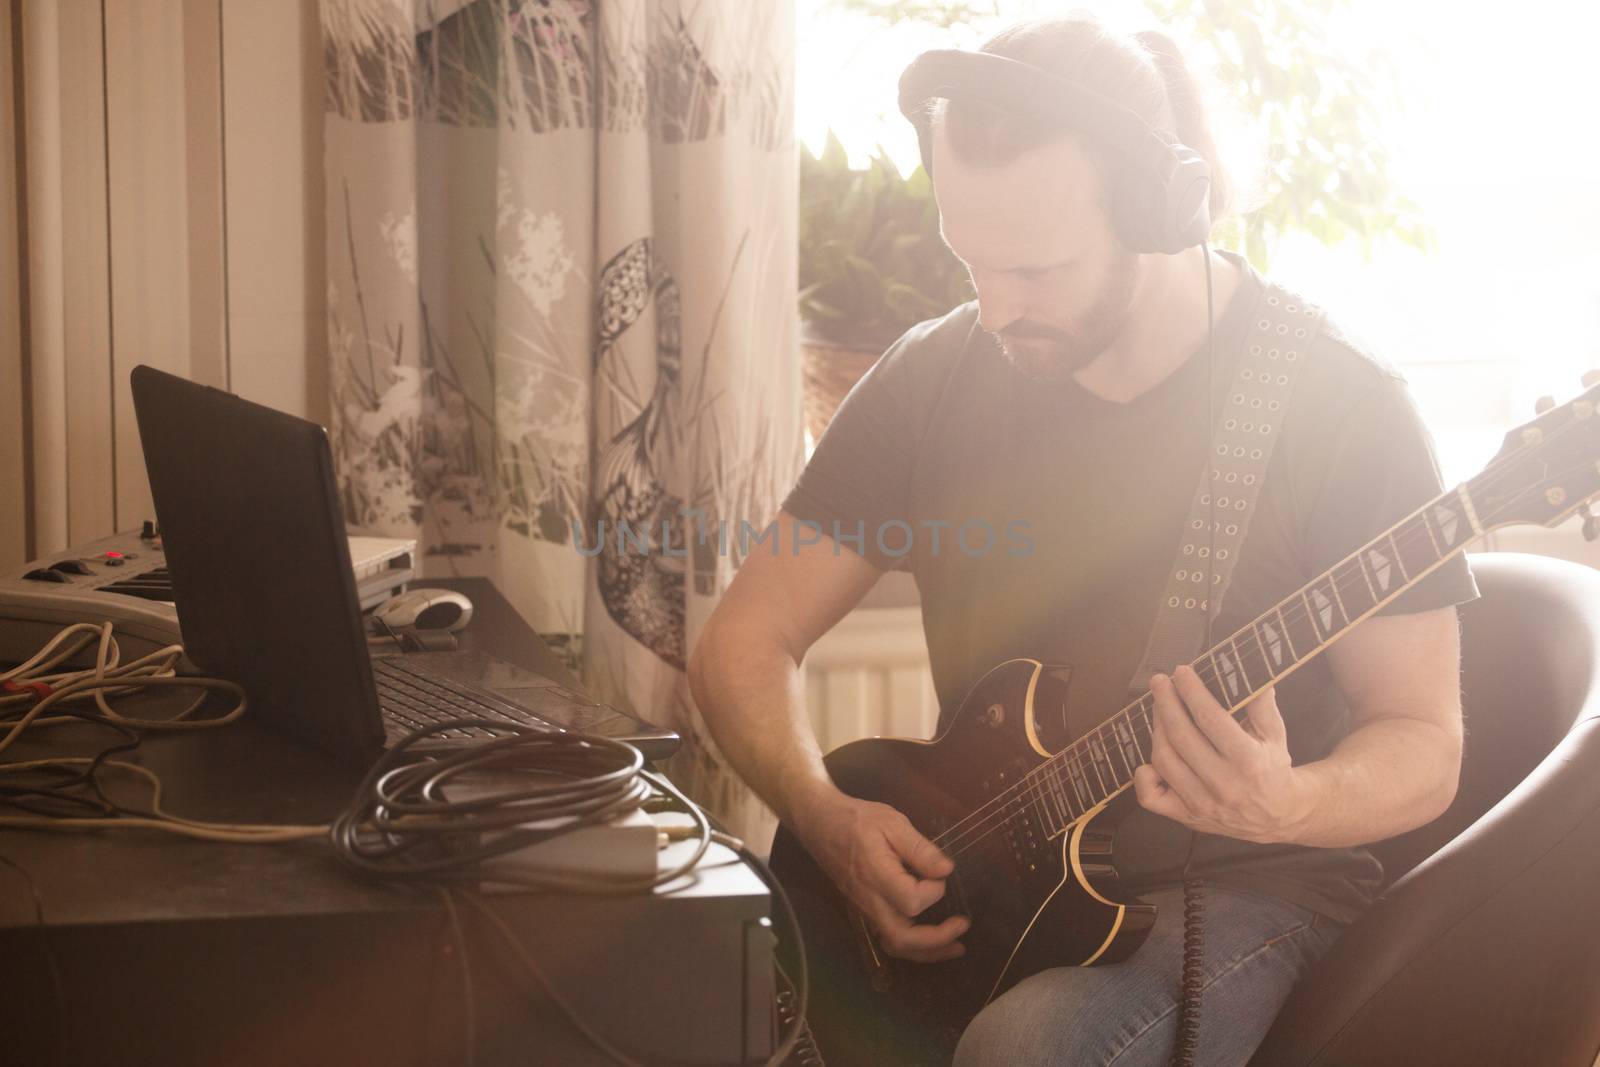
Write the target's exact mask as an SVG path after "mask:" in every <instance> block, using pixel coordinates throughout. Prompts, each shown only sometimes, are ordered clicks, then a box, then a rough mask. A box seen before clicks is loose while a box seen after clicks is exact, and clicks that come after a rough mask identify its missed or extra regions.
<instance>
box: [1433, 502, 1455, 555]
mask: <svg viewBox="0 0 1600 1067" xmlns="http://www.w3.org/2000/svg"><path fill="white" fill-rule="evenodd" d="M1456 520H1457V515H1456V513H1455V511H1454V509H1452V508H1448V507H1445V506H1444V505H1443V504H1438V505H1435V507H1434V509H1433V521H1434V524H1435V525H1437V526H1438V527H1439V532H1440V533H1441V534H1443V535H1444V543H1445V547H1449V546H1450V545H1453V544H1455V543H1456Z"/></svg>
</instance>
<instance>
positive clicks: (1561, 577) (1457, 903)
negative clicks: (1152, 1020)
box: [1251, 553, 1600, 1067]
mask: <svg viewBox="0 0 1600 1067" xmlns="http://www.w3.org/2000/svg"><path fill="white" fill-rule="evenodd" d="M1471 562H1472V568H1473V571H1474V573H1475V574H1476V575H1477V579H1478V585H1479V588H1480V589H1481V590H1482V592H1483V598H1482V599H1481V600H1479V601H1477V602H1475V603H1473V604H1470V605H1468V606H1466V607H1464V608H1462V610H1461V620H1462V641H1463V647H1462V664H1463V675H1464V676H1463V681H1462V690H1463V694H1464V705H1465V711H1466V727H1467V732H1466V755H1465V758H1464V761H1463V766H1462V775H1461V786H1460V790H1459V792H1458V793H1457V795H1456V799H1455V802H1454V803H1453V804H1452V805H1451V806H1450V809H1449V811H1447V812H1446V813H1445V814H1444V815H1443V816H1441V817H1440V818H1439V819H1438V820H1436V821H1435V822H1433V823H1430V824H1429V825H1427V826H1424V827H1422V828H1421V829H1418V830H1414V831H1412V832H1411V833H1408V834H1404V835H1402V836H1400V837H1397V838H1393V839H1391V840H1389V841H1385V842H1382V843H1380V844H1378V845H1376V846H1374V849H1373V850H1374V851H1375V852H1376V853H1377V854H1378V856H1379V858H1380V859H1381V860H1382V861H1383V863H1384V866H1385V868H1386V870H1387V872H1388V876H1389V878H1390V883H1389V885H1388V887H1387V888H1386V890H1385V891H1384V893H1383V896H1382V898H1381V899H1380V900H1379V901H1378V902H1377V903H1376V904H1375V905H1374V906H1373V908H1372V910H1371V911H1370V912H1368V913H1367V914H1366V915H1364V916H1363V917H1362V918H1361V919H1360V920H1359V921H1358V922H1356V923H1355V924H1354V925H1353V926H1351V928H1350V929H1349V930H1347V931H1346V932H1345V933H1344V935H1343V937H1341V939H1340V940H1339V942H1338V943H1337V944H1335V946H1334V947H1333V949H1332V950H1331V951H1330V952H1329V954H1328V956H1327V957H1326V958H1325V959H1324V960H1322V961H1321V962H1320V963H1319V964H1318V965H1317V967H1316V968H1315V969H1314V970H1313V971H1312V972H1311V973H1310V974H1309V975H1307V976H1306V978H1305V979H1304V980H1303V981H1302V982H1301V983H1300V985H1299V986H1298V987H1296V989H1295V990H1294V992H1293V993H1292V994H1291V996H1290V998H1289V1001H1288V1003H1287V1004H1285V1006H1284V1009H1283V1011H1282V1012H1281V1013H1280V1015H1279V1016H1278V1020H1277V1022H1276V1023H1275V1024H1274V1026H1273V1028H1272V1030H1271V1031H1270V1032H1269V1033H1268V1034H1267V1038H1266V1040H1265V1042H1263V1044H1262V1045H1261V1048H1260V1049H1259V1050H1257V1052H1256V1055H1255V1057H1254V1058H1253V1059H1252V1060H1251V1063H1252V1065H1255V1067H1279V1065H1309V1064H1316V1065H1319V1067H1322V1065H1326V1067H1331V1065H1335V1064H1338V1065H1362V1067H1367V1065H1374V1067H1382V1065H1386V1064H1395V1065H1404V1067H1419V1065H1431V1064H1449V1065H1451V1067H1471V1065H1476V1064H1484V1065H1491V1064H1492V1065H1494V1067H1503V1065H1508V1064H1540V1065H1551V1067H1569V1065H1570V1067H1591V1065H1594V1064H1595V1063H1596V1053H1597V1052H1600V571H1596V570H1594V569H1591V568H1589V567H1583V566H1580V565H1578V564H1575V563H1568V562H1564V561H1561V560H1555V559H1547V558H1544V557H1540V556H1525V555H1516V554H1511V553H1495V554H1481V555H1475V556H1473V557H1472V561H1471Z"/></svg>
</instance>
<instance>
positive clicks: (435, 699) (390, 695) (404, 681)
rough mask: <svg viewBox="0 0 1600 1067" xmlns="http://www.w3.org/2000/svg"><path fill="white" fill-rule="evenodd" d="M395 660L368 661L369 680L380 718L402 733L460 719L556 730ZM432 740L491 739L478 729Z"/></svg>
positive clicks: (529, 714) (443, 734)
mask: <svg viewBox="0 0 1600 1067" xmlns="http://www.w3.org/2000/svg"><path fill="white" fill-rule="evenodd" d="M397 658H398V657H393V656H379V657H376V658H374V659H373V661H372V680H373V682H374V683H376V685H377V687H378V705H379V707H380V708H381V709H382V711H383V716H384V718H386V719H388V720H390V721H391V722H392V723H394V724H396V725H398V726H399V727H400V729H401V732H402V733H409V732H411V731H412V730H421V729H423V728H425V727H429V726H437V725H439V724H441V723H448V722H457V721H459V720H461V719H489V720H499V721H501V722H506V723H510V724H512V725H514V726H533V727H538V728H541V729H545V730H560V727H559V726H557V725H556V724H555V723H552V722H550V721H549V720H548V719H542V718H540V717H539V716H537V715H535V714H533V713H532V712H529V711H520V710H518V709H515V708H510V707H506V706H503V705H500V704H495V703H490V702H488V701H486V700H484V699H483V697H482V696H480V695H479V694H478V693H476V692H474V691H473V690H471V689H469V688H467V687H466V686H464V685H460V684H459V683H456V682H453V681H451V680H450V679H449V678H443V677H440V676H439V675H435V674H426V675H424V674H419V673H417V672H415V671H411V670H407V669H406V668H405V667H404V666H403V664H401V663H398V662H396V660H397ZM434 736H436V737H443V738H453V739H466V738H475V737H494V736H495V734H494V733H493V732H491V731H489V730H485V729H483V728H482V727H479V726H462V727H459V728H457V729H454V730H442V731H440V732H439V733H437V734H435V735H434Z"/></svg>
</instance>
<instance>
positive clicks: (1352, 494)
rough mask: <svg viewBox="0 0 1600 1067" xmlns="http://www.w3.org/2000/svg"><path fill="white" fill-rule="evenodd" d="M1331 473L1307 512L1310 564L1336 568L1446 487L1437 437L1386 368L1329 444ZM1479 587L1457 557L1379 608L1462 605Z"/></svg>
mask: <svg viewBox="0 0 1600 1067" xmlns="http://www.w3.org/2000/svg"><path fill="white" fill-rule="evenodd" d="M1330 445H1331V451H1330V454H1329V460H1328V466H1327V468H1326V471H1327V473H1326V476H1325V478H1324V479H1323V481H1322V486H1321V489H1320V491H1318V492H1317V493H1316V494H1315V495H1314V496H1313V498H1312V500H1311V503H1310V507H1309V509H1308V527H1307V531H1306V543H1307V544H1308V546H1309V549H1310V551H1309V555H1310V558H1309V559H1308V560H1307V561H1306V562H1307V563H1308V565H1309V569H1310V571H1311V573H1313V574H1320V573H1321V572H1323V571H1325V570H1327V569H1328V568H1330V567H1332V566H1333V565H1334V564H1335V563H1337V562H1339V561H1340V560H1342V559H1344V558H1345V557H1346V556H1348V555H1349V554H1350V553H1351V552H1353V551H1355V550H1356V549H1357V548H1360V547H1361V546H1362V545H1364V544H1366V543H1367V542H1368V541H1371V540H1372V539H1374V538H1376V537H1378V536H1380V535H1381V534H1383V532H1384V531H1385V530H1387V529H1389V527H1390V526H1392V525H1394V524H1395V523H1397V522H1399V521H1400V520H1401V519H1403V518H1405V517H1406V516H1407V515H1410V514H1411V513H1412V512H1413V511H1415V510H1416V509H1417V508H1419V507H1421V506H1422V505H1423V504H1425V503H1426V502H1428V501H1429V500H1432V499H1433V498H1434V497H1436V496H1438V495H1439V494H1440V493H1442V492H1443V491H1444V488H1445V487H1444V484H1443V481H1442V479H1441V478H1440V474H1439V463H1438V460H1437V458H1436V456H1435V454H1434V449H1433V439H1432V438H1431V437H1430V435H1429V434H1428V430H1427V427H1425V426H1424V425H1423V422H1422V417H1421V415H1420V414H1419V413H1418V412H1417V408H1416V405H1415V403H1414V402H1413V401H1412V399H1411V394H1410V392H1409V391H1408V390H1407V389H1406V386H1405V382H1404V381H1403V380H1402V379H1400V378H1398V377H1396V376H1394V375H1391V374H1387V373H1385V374H1384V375H1383V376H1382V378H1381V380H1380V381H1379V382H1378V384H1376V385H1375V386H1373V387H1371V388H1370V389H1369V390H1368V391H1367V393H1366V395H1365V396H1364V397H1363V398H1362V399H1361V401H1360V402H1359V403H1357V404H1356V405H1355V406H1354V408H1353V409H1352V410H1351V412H1350V413H1349V415H1348V416H1347V417H1346V418H1345V419H1344V420H1343V425H1342V426H1340V427H1339V428H1338V431H1337V432H1336V433H1334V434H1333V435H1332V439H1331V441H1330ZM1477 596H1478V586H1477V583H1476V582H1475V581H1474V579H1473V577H1472V572H1471V570H1470V569H1469V568H1468V567H1467V561H1466V557H1465V555H1463V554H1459V553H1458V554H1457V555H1455V556H1454V557H1452V558H1451V559H1450V560H1448V561H1447V562H1446V563H1444V564H1443V565H1441V566H1440V567H1439V568H1438V569H1437V570H1435V571H1433V573H1431V574H1429V575H1428V576H1427V577H1426V578H1423V579H1422V580H1421V581H1420V582H1418V583H1417V584H1416V585H1415V586H1413V587H1412V588H1410V589H1408V590H1406V592H1404V593H1402V594H1401V595H1400V596H1399V597H1397V598H1396V599H1395V600H1394V601H1393V602H1392V603H1390V604H1389V605H1387V606H1386V607H1384V608H1382V609H1381V610H1380V611H1379V614H1380V615H1406V614H1413V613H1416V612H1421V611H1429V610H1431V609H1434V608H1442V607H1449V606H1450V605H1452V604H1463V603H1466V602H1467V601H1469V600H1474V599H1476V598H1477Z"/></svg>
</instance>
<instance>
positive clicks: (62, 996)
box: [0, 855, 72, 1063]
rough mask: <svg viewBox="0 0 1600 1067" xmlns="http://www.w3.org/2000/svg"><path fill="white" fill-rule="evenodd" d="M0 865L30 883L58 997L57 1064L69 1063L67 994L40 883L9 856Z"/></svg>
mask: <svg viewBox="0 0 1600 1067" xmlns="http://www.w3.org/2000/svg"><path fill="white" fill-rule="evenodd" d="M0 863H3V864H5V865H6V866H7V867H10V868H11V869H12V870H14V871H16V872H17V873H18V874H20V875H22V878H23V880H24V881H26V882H27V883H28V892H29V893H30V894H31V895H32V896H33V922H34V927H35V928H36V929H37V930H38V931H39V947H40V949H42V950H43V952H44V962H45V966H46V968H47V969H48V970H49V971H50V986H51V988H52V989H53V990H54V991H55V995H56V1062H57V1063H66V1062H67V1035H68V1034H69V1033H71V1032H72V1031H71V1028H70V1026H69V1022H68V1018H67V994H66V992H65V990H64V989H63V988H62V986H61V968H60V966H59V965H57V963H56V954H55V951H54V950H53V949H51V947H50V928H49V926H48V925H46V923H45V921H44V897H42V896H41V895H40V894H39V883H37V882H35V881H34V880H33V875H31V874H29V873H28V869H27V868H26V867H24V866H23V865H22V864H20V863H18V862H17V861H16V860H14V859H12V858H11V857H9V856H3V855H0Z"/></svg>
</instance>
